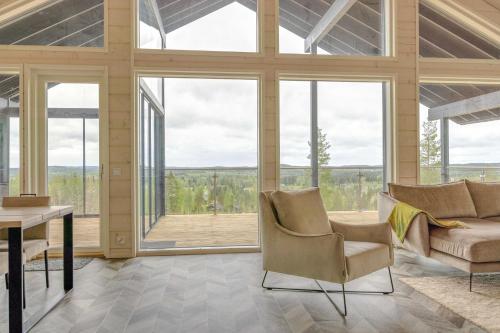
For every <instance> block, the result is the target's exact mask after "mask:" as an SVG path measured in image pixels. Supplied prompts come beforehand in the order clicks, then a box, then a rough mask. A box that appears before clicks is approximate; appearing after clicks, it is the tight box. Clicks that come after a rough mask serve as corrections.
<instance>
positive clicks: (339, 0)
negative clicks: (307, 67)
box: [304, 0, 357, 52]
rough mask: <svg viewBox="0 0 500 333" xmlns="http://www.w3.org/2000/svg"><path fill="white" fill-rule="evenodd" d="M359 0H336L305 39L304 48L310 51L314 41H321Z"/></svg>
mask: <svg viewBox="0 0 500 333" xmlns="http://www.w3.org/2000/svg"><path fill="white" fill-rule="evenodd" d="M356 1H357V0H335V2H334V3H333V4H332V5H331V6H330V8H329V9H328V10H327V11H326V13H325V15H323V17H322V18H321V19H320V20H319V22H318V23H317V24H316V25H315V26H314V28H313V29H312V30H311V32H310V33H309V35H308V36H307V37H306V39H305V40H304V50H305V52H309V51H310V50H311V46H312V45H313V44H314V43H317V42H319V41H320V40H321V39H323V37H325V35H326V34H328V32H330V30H332V28H333V27H334V26H335V24H337V23H338V22H339V21H340V19H341V18H342V17H343V16H344V14H345V13H347V12H348V11H349V9H351V7H352V6H353V5H354V4H355V3H356Z"/></svg>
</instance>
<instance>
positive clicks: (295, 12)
mask: <svg viewBox="0 0 500 333" xmlns="http://www.w3.org/2000/svg"><path fill="white" fill-rule="evenodd" d="M385 3H386V0H358V1H341V0H279V22H280V29H279V49H280V53H296V54H306V53H313V54H331V55H361V56H363V55H367V56H382V55H385V54H387V50H386V43H385V34H386V33H385V23H384V21H385V17H384V16H385V15H384V12H385V9H384V7H385ZM316 48H317V49H316Z"/></svg>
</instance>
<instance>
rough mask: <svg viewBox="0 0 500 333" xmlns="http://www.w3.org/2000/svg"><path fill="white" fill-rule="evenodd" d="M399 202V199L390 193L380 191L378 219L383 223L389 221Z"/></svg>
mask: <svg viewBox="0 0 500 333" xmlns="http://www.w3.org/2000/svg"><path fill="white" fill-rule="evenodd" d="M397 203H398V200H396V199H394V198H393V197H391V196H390V195H389V193H387V192H380V193H379V194H378V221H379V222H381V223H384V222H387V220H388V219H389V216H390V215H391V213H392V210H393V209H394V206H396V204H397Z"/></svg>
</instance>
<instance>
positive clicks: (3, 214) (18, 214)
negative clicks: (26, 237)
mask: <svg viewBox="0 0 500 333" xmlns="http://www.w3.org/2000/svg"><path fill="white" fill-rule="evenodd" d="M72 212H73V207H72V206H42V207H0V229H2V228H19V227H21V228H23V229H26V228H31V227H34V226H36V225H38V224H41V223H44V222H47V221H49V220H50V219H53V218H58V217H62V216H64V215H66V214H69V213H72Z"/></svg>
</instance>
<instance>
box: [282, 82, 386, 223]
mask: <svg viewBox="0 0 500 333" xmlns="http://www.w3.org/2000/svg"><path fill="white" fill-rule="evenodd" d="M385 85H386V83H383V82H331V81H288V80H282V81H281V82H280V164H281V166H280V175H281V176H280V184H281V188H282V189H287V190H293V189H300V188H305V187H310V186H319V187H320V189H321V193H322V196H323V200H324V202H325V206H326V208H327V210H328V211H330V212H331V214H333V215H335V216H336V217H337V219H339V220H342V219H345V220H348V221H353V220H356V218H358V219H359V220H363V219H372V220H374V221H375V220H376V214H375V213H374V211H376V209H377V193H378V192H380V191H381V190H382V188H383V184H384V182H385V169H386V168H385V163H384V160H385V158H384V156H385V153H384V151H385V149H384V142H385V140H384V126H385V125H384V123H385V118H386V112H385V94H384V91H385ZM353 211H356V212H357V213H356V214H357V215H356V214H354V213H349V212H353ZM366 211H368V213H366V214H362V213H360V212H366ZM339 212H342V213H339ZM370 212H373V213H371V214H370Z"/></svg>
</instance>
